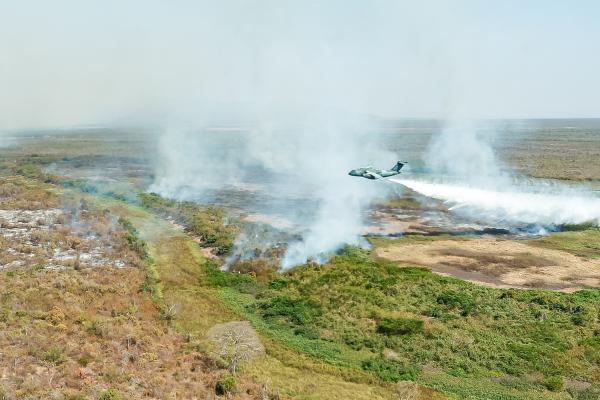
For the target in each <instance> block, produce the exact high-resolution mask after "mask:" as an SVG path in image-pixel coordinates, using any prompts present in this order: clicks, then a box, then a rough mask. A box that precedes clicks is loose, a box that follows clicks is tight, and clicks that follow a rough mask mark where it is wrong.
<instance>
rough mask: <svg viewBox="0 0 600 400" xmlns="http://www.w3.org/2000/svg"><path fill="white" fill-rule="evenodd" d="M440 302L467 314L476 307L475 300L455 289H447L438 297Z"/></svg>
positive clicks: (462, 313)
mask: <svg viewBox="0 0 600 400" xmlns="http://www.w3.org/2000/svg"><path fill="white" fill-rule="evenodd" d="M437 302H438V304H443V305H445V306H446V307H448V308H451V309H456V310H458V311H460V314H461V315H463V316H467V315H469V314H471V313H472V312H473V310H474V309H475V301H474V300H473V298H471V297H470V296H469V295H468V294H466V293H461V292H457V291H454V290H446V291H444V292H442V293H441V294H440V295H439V296H438V297H437Z"/></svg>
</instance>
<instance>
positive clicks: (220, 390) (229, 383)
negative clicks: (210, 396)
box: [215, 374, 236, 396]
mask: <svg viewBox="0 0 600 400" xmlns="http://www.w3.org/2000/svg"><path fill="white" fill-rule="evenodd" d="M235 384H236V382H235V376H233V375H231V374H223V375H221V376H220V377H219V379H218V380H217V383H216V384H215V393H217V394H218V395H219V396H223V395H225V394H227V393H231V392H232V391H233V390H234V389H235Z"/></svg>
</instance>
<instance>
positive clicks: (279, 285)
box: [269, 276, 290, 290]
mask: <svg viewBox="0 0 600 400" xmlns="http://www.w3.org/2000/svg"><path fill="white" fill-rule="evenodd" d="M289 284H290V280H289V279H287V278H284V277H283V276H278V277H275V278H273V279H271V280H270V281H269V288H270V289H274V290H280V289H283V288H284V287H287V286H288V285H289Z"/></svg>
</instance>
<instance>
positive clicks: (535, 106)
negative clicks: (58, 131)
mask: <svg viewBox="0 0 600 400" xmlns="http://www.w3.org/2000/svg"><path fill="white" fill-rule="evenodd" d="M599 4H600V3H599V2H593V1H570V2H567V1H496V2H491V1H426V2H416V1H415V2H404V1H377V0H375V1H366V0H365V1H348V0H347V1H327V2H323V1H318V2H317V1H281V0H280V1H241V0H240V1H210V2H201V1H162V2H158V1H147V0H146V1H141V0H140V1H133V0H130V1H106V0H105V1H95V2H92V1H81V0H78V1H61V0H57V1H41V0H40V1H27V0H19V1H16V0H15V1H8V0H0V54H1V57H2V63H0V87H1V88H2V90H1V91H0V128H12V127H24V126H37V125H40V126H54V125H72V124H81V123H110V122H112V121H114V120H115V119H122V118H138V119H143V118H146V117H150V116H151V115H152V116H155V115H157V113H158V114H160V115H164V116H166V118H168V116H169V115H173V114H182V113H183V114H186V115H194V114H195V113H207V112H212V111H214V112H218V113H220V114H227V113H229V112H231V114H232V115H236V114H239V113H242V114H248V113H249V114H252V113H254V112H258V113H263V112H267V113H268V112H276V111H277V110H280V109H285V110H289V109H293V110H302V109H306V108H309V107H316V108H335V109H343V110H351V111H353V112H357V113H365V114H375V115H382V116H386V117H442V118H451V117H457V116H458V117H463V116H466V117H496V118H502V117H550V118H551V117H600V77H599V72H598V71H600V51H599V50H600V24H599V23H598V21H599V20H600V6H599ZM207 110H208V111H207Z"/></svg>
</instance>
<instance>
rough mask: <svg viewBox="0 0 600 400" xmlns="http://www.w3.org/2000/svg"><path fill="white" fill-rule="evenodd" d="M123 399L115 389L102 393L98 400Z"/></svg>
mask: <svg viewBox="0 0 600 400" xmlns="http://www.w3.org/2000/svg"><path fill="white" fill-rule="evenodd" d="M122 399H123V397H122V396H121V394H120V393H119V392H117V391H116V390H115V389H108V390H105V391H103V392H101V393H100V396H98V400H122Z"/></svg>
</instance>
